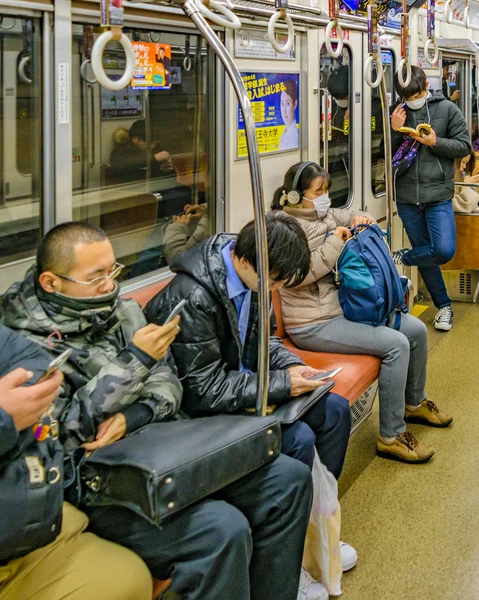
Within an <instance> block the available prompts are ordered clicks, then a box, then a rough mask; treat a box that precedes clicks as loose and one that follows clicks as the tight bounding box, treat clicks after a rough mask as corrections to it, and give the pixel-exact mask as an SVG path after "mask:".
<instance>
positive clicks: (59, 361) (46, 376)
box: [37, 348, 72, 383]
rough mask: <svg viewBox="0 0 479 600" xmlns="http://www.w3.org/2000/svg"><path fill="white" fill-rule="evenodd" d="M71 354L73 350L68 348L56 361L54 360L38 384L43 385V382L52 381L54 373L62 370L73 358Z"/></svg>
mask: <svg viewBox="0 0 479 600" xmlns="http://www.w3.org/2000/svg"><path fill="white" fill-rule="evenodd" d="M71 353H72V349H71V348H67V349H66V350H65V352H63V353H62V354H60V356H57V357H56V358H55V359H53V360H52V362H51V363H50V364H49V365H48V367H47V369H46V370H45V371H44V372H43V373H42V375H41V376H40V378H39V379H38V381H37V383H41V382H42V381H46V380H47V379H50V377H51V376H52V375H53V373H55V371H57V370H58V369H61V367H62V366H63V365H64V364H65V363H66V362H67V360H68V359H69V358H70V356H71Z"/></svg>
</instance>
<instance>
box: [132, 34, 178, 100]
mask: <svg viewBox="0 0 479 600" xmlns="http://www.w3.org/2000/svg"><path fill="white" fill-rule="evenodd" d="M132 46H133V51H134V52H135V58H136V65H135V70H134V71H133V78H132V80H131V87H132V88H133V89H134V90H140V89H141V90H169V89H170V88H171V46H170V45H169V44H155V43H154V42H132Z"/></svg>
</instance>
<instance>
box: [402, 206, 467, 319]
mask: <svg viewBox="0 0 479 600" xmlns="http://www.w3.org/2000/svg"><path fill="white" fill-rule="evenodd" d="M397 211H398V215H399V217H400V218H401V221H402V223H403V225H404V229H405V230H406V233H407V235H408V238H409V241H410V242H411V246H412V250H410V251H409V252H406V253H405V254H404V256H403V263H404V264H405V265H406V266H408V267H419V272H420V273H421V277H422V278H423V280H424V283H425V285H426V288H427V290H428V292H429V293H430V294H431V298H432V300H433V302H434V304H435V305H436V307H437V308H443V307H444V306H450V305H451V299H450V298H449V296H448V295H447V290H446V285H445V284H444V279H443V277H442V273H441V269H440V268H439V265H443V264H445V263H447V262H449V261H450V260H451V258H452V257H453V256H454V252H455V251H456V222H455V221H454V211H453V210H452V200H447V201H446V202H437V203H435V204H419V205H416V204H402V203H398V204H397Z"/></svg>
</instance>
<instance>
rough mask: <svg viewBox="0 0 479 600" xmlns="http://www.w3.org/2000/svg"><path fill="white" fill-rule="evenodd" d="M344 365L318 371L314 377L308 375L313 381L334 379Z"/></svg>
mask: <svg viewBox="0 0 479 600" xmlns="http://www.w3.org/2000/svg"><path fill="white" fill-rule="evenodd" d="M342 370H343V367H338V368H337V369H333V370H332V371H326V372H325V373H318V374H317V375H313V376H312V377H307V379H310V380H311V381H322V380H323V379H332V378H333V377H334V376H335V375H337V374H338V373H341V371H342Z"/></svg>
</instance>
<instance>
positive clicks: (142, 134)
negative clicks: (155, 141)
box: [128, 119, 146, 142]
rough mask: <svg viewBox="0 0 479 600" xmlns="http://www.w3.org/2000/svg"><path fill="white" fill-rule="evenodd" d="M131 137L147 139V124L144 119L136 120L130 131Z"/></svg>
mask: <svg viewBox="0 0 479 600" xmlns="http://www.w3.org/2000/svg"><path fill="white" fill-rule="evenodd" d="M128 135H129V136H130V139H133V138H140V140H142V141H143V142H145V141H146V126H145V121H144V120H143V119H142V120H140V121H135V122H134V123H133V125H132V126H131V127H130V131H129V132H128Z"/></svg>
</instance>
